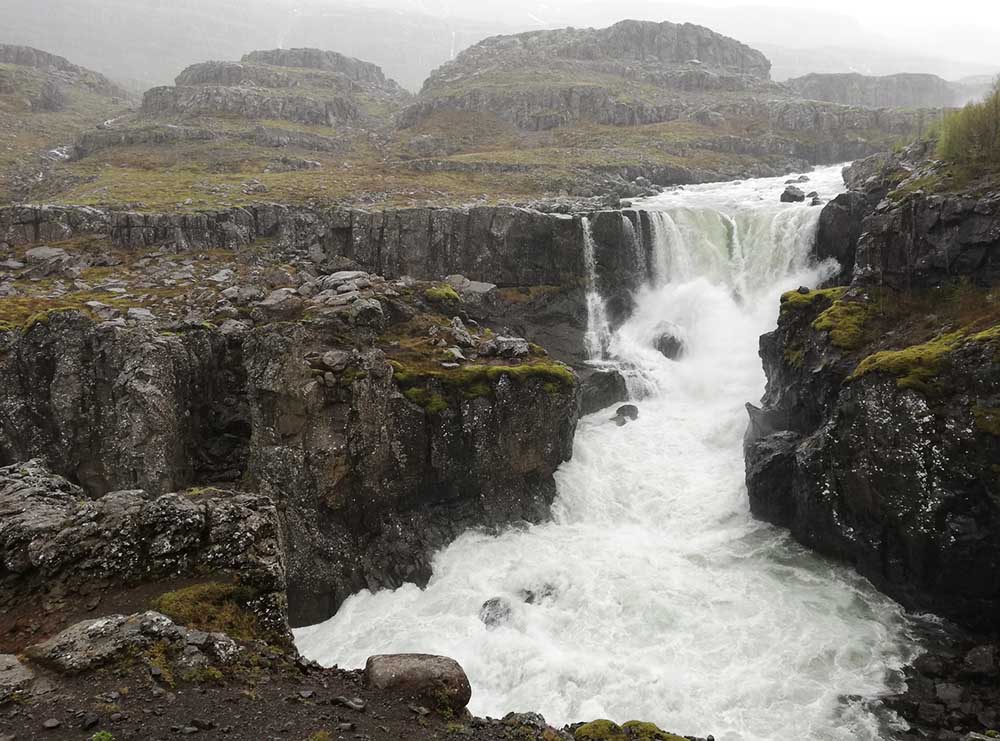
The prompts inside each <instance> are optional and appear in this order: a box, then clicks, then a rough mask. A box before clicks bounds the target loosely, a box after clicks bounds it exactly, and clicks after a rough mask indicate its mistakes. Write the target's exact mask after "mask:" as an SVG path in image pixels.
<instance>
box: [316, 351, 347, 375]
mask: <svg viewBox="0 0 1000 741" xmlns="http://www.w3.org/2000/svg"><path fill="white" fill-rule="evenodd" d="M350 362H351V354H350V353H348V352H345V351H343V350H330V351H329V352H325V353H323V357H322V363H323V365H324V366H326V367H327V368H329V369H330V370H331V371H334V372H335V373H339V372H340V371H342V370H344V369H345V368H346V367H347V366H348V365H349V364H350Z"/></svg>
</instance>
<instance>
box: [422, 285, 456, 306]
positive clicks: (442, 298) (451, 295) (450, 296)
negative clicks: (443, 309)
mask: <svg viewBox="0 0 1000 741" xmlns="http://www.w3.org/2000/svg"><path fill="white" fill-rule="evenodd" d="M424 298H425V299H427V300H428V301H430V302H431V303H435V304H444V303H456V304H457V303H459V302H460V301H461V300H462V299H461V298H460V297H459V295H458V293H456V291H455V289H454V288H452V287H451V286H448V285H442V286H434V287H433V288H428V289H427V290H426V291H424Z"/></svg>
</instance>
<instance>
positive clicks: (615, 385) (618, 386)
mask: <svg viewBox="0 0 1000 741" xmlns="http://www.w3.org/2000/svg"><path fill="white" fill-rule="evenodd" d="M626 399H628V385H627V384H626V382H625V377H624V376H623V375H622V374H621V373H620V372H619V371H617V370H596V371H593V372H592V373H590V374H589V375H587V376H585V377H584V380H583V382H582V383H581V385H580V414H593V413H594V412H599V411H601V410H602V409H607V408H608V407H609V406H612V405H613V404H617V403H618V402H622V401H625V400H626Z"/></svg>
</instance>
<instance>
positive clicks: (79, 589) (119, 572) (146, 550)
mask: <svg viewBox="0 0 1000 741" xmlns="http://www.w3.org/2000/svg"><path fill="white" fill-rule="evenodd" d="M0 511H2V514H3V518H2V524H0V576H2V582H3V588H2V589H0V611H2V612H4V613H6V612H8V611H10V610H11V609H12V608H15V607H17V606H19V604H21V603H24V602H28V603H31V602H35V603H37V602H39V601H41V600H45V601H47V602H56V601H59V600H70V599H76V600H79V599H88V600H89V599H91V598H100V596H101V595H103V594H104V593H106V592H109V591H112V592H113V591H114V590H118V589H123V588H126V587H129V586H134V585H137V584H143V583H148V582H155V581H159V580H164V579H169V578H176V577H187V578H208V577H218V576H220V575H221V576H227V577H228V578H230V579H234V580H235V581H236V582H237V583H238V584H240V585H242V586H244V587H246V588H247V589H248V590H249V592H250V593H252V594H251V596H250V597H248V604H249V606H250V609H251V610H252V611H253V613H254V614H255V615H256V617H257V618H258V620H259V621H260V623H261V627H262V628H263V629H265V630H268V631H272V632H273V633H274V634H275V635H277V636H286V635H287V631H288V627H287V626H288V623H287V606H286V598H285V564H284V549H283V547H282V534H281V527H280V524H279V520H278V513H277V511H276V510H275V507H274V505H273V504H272V502H271V501H270V500H268V499H265V498H263V497H260V496H250V495H246V494H239V493H230V492H221V491H213V492H211V493H209V494H205V495H201V496H185V495H181V494H166V495H163V496H159V497H157V496H151V495H148V494H146V493H145V492H143V491H140V490H131V491H118V492H114V493H111V494H107V495H105V496H103V497H100V498H98V499H93V500H88V499H87V497H86V495H85V493H84V491H83V490H82V489H80V488H79V487H77V486H76V485H74V484H71V483H70V482H68V481H67V480H66V479H64V478H62V477H61V476H57V475H54V474H52V473H50V472H49V471H48V470H47V469H46V468H45V467H44V466H43V465H42V463H41V462H40V461H37V460H33V461H28V462H26V463H19V464H15V465H13V466H7V467H6V468H0Z"/></svg>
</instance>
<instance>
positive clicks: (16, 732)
mask: <svg viewBox="0 0 1000 741" xmlns="http://www.w3.org/2000/svg"><path fill="white" fill-rule="evenodd" d="M33 668H35V667H33ZM36 670H37V669H36ZM53 680H55V677H53ZM53 685H55V681H53ZM36 692H37V685H36ZM338 697H344V698H347V699H348V700H352V701H353V700H355V699H360V700H362V701H363V702H364V709H363V710H354V709H351V708H349V707H346V706H345V705H343V704H342V703H340V702H338V700H337V698H338ZM448 715H449V714H447V713H446V714H445V715H442V714H440V713H438V712H435V711H434V710H431V709H429V708H427V707H425V706H424V704H423V703H422V702H421V701H420V700H418V699H414V698H408V697H405V696H400V695H395V694H392V693H385V692H375V691H371V690H369V689H367V688H366V687H364V686H363V684H362V680H361V672H358V671H343V670H339V669H319V668H317V667H315V666H298V665H291V666H288V667H283V668H280V669H275V670H271V671H269V672H268V673H266V674H264V675H262V676H261V677H260V679H259V680H258V681H257V682H256V683H255V684H253V685H249V684H245V683H242V682H237V683H232V684H230V683H227V682H220V683H205V684H199V685H185V686H180V685H178V686H177V687H173V688H171V687H169V686H166V685H165V684H160V683H158V682H157V681H154V679H153V678H152V677H151V676H150V675H149V674H148V673H146V672H145V671H143V670H142V669H141V668H138V667H136V668H133V669H132V670H130V671H128V672H125V673H121V674H118V673H114V672H99V673H97V674H96V675H87V676H84V677H76V678H68V679H67V678H59V687H58V689H53V690H52V691H51V692H48V693H46V694H41V695H38V694H36V695H34V696H31V697H27V698H22V699H20V700H19V701H17V702H15V703H9V704H8V705H7V706H6V707H3V708H2V709H0V739H4V741H8V740H9V739H15V740H16V741H26V740H27V739H52V740H53V741H56V739H90V738H91V737H92V736H93V735H94V734H95V733H97V732H99V731H106V732H108V733H110V734H112V736H113V738H114V739H115V741H126V740H129V739H135V740H136V741H139V740H140V739H141V740H142V741H147V740H148V741H152V740H154V739H176V738H179V737H185V736H189V735H190V736H197V737H198V738H209V739H211V738H219V739H223V738H225V739H248V740H250V739H252V740H253V741H270V740H271V739H275V740H280V741H289V740H294V741H307V740H308V741H332V740H333V739H451V738H461V737H471V738H477V739H491V740H492V739H498V740H499V739H521V740H525V739H534V738H539V739H542V738H548V739H556V738H559V736H558V735H556V734H554V733H553V732H552V731H549V735H547V736H546V735H545V734H544V732H543V731H542V730H540V729H532V728H531V727H529V726H526V725H524V724H522V723H519V722H517V721H515V720H509V721H506V722H505V721H491V720H482V719H478V718H472V717H471V716H468V715H465V716H464V717H448ZM50 720H56V721H59V726H58V727H57V728H53V729H47V728H46V721H50ZM50 725H51V723H50ZM4 734H12V735H4ZM325 734H329V735H325Z"/></svg>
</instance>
